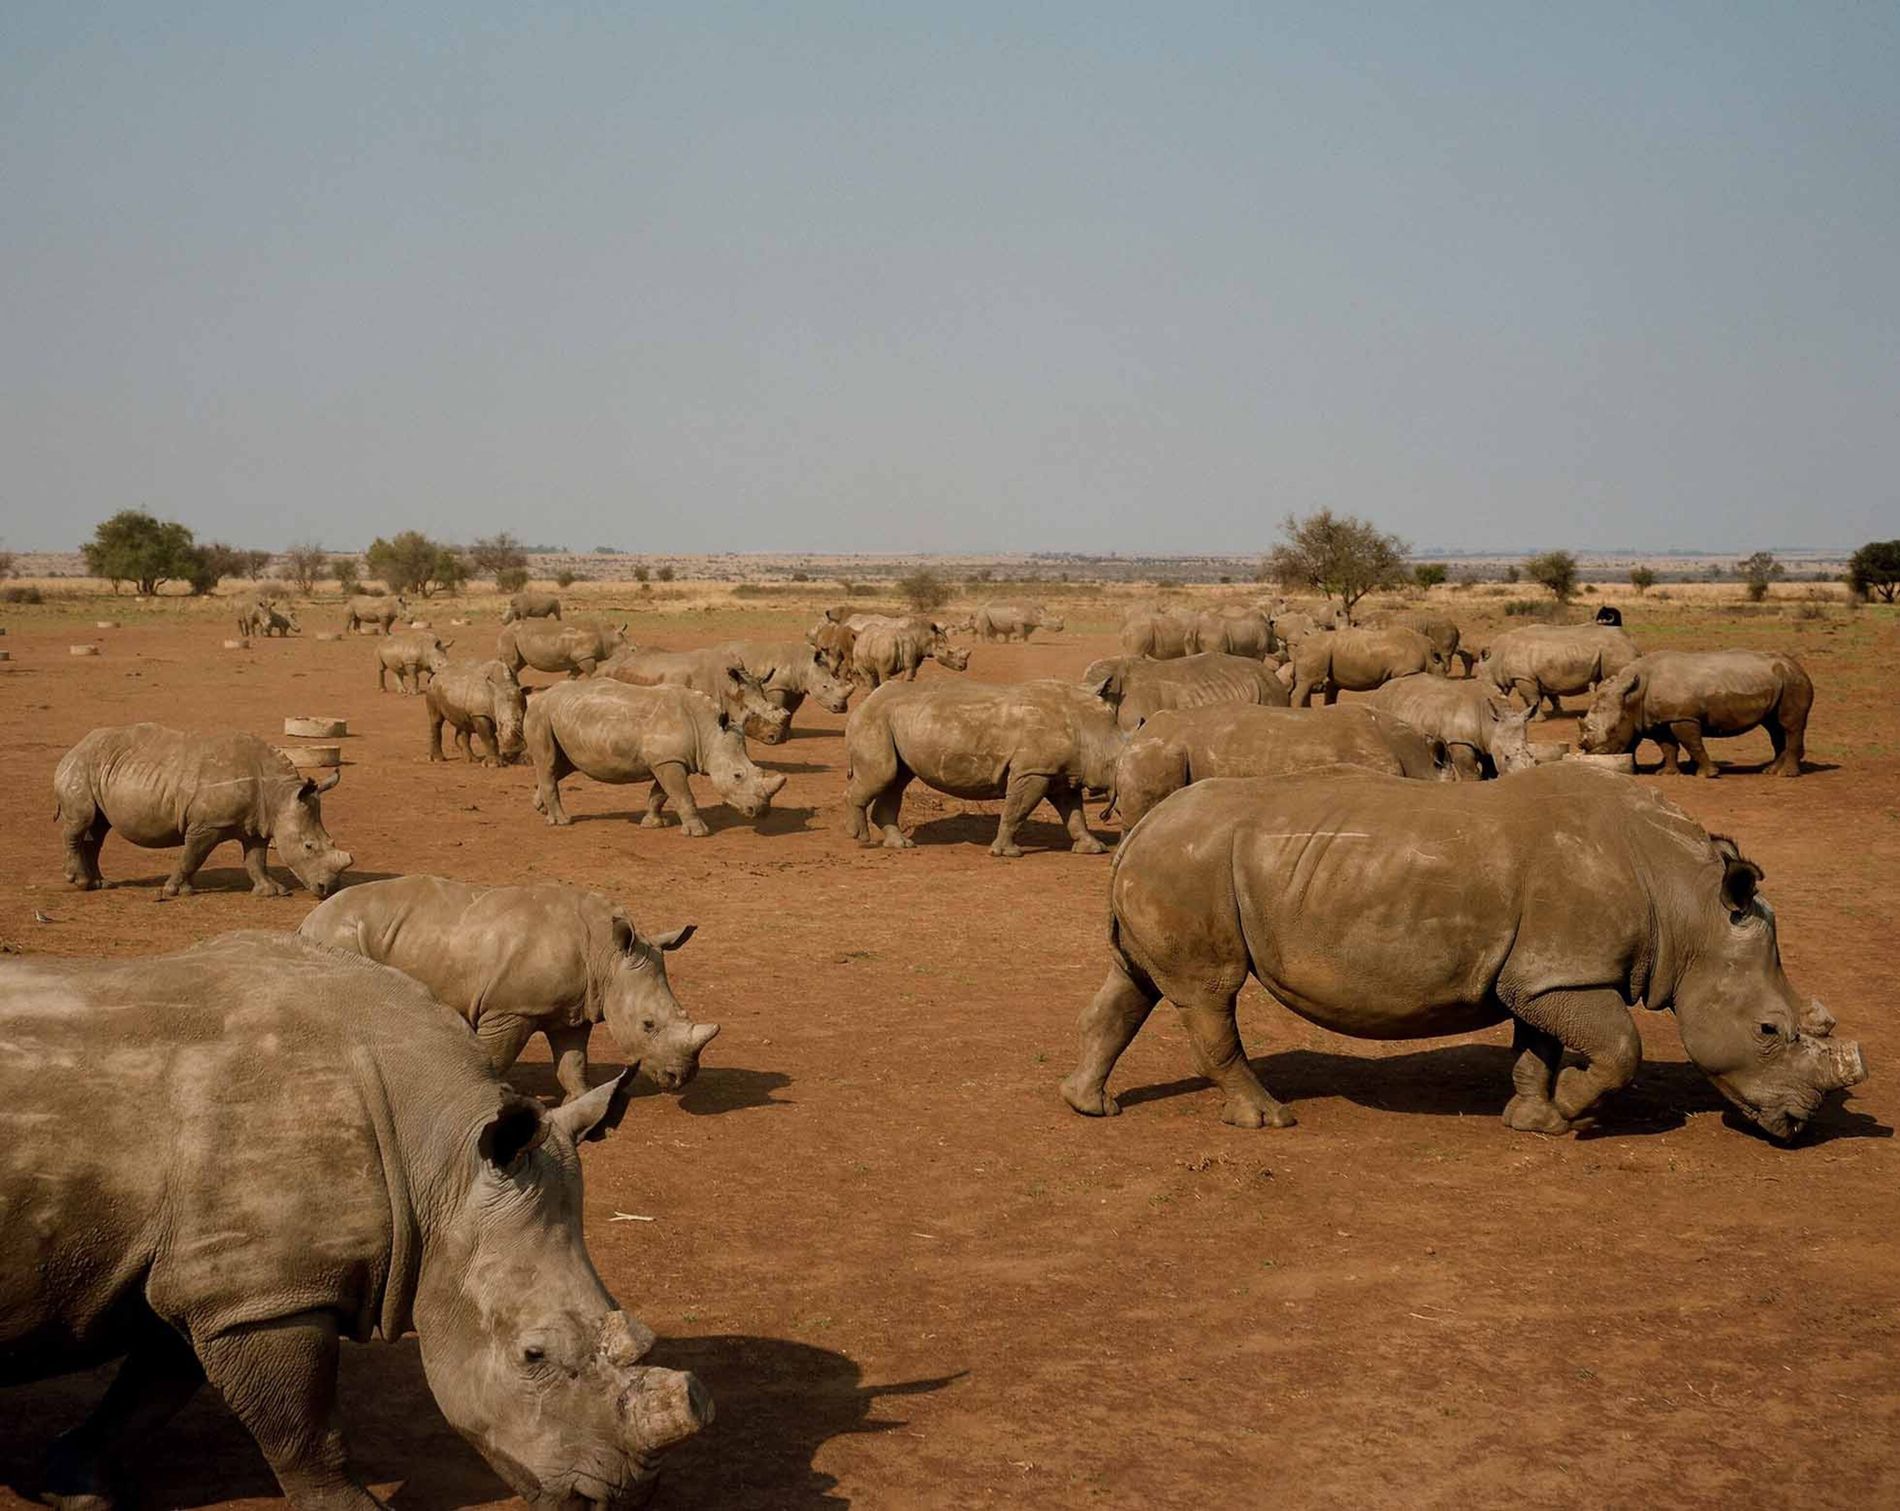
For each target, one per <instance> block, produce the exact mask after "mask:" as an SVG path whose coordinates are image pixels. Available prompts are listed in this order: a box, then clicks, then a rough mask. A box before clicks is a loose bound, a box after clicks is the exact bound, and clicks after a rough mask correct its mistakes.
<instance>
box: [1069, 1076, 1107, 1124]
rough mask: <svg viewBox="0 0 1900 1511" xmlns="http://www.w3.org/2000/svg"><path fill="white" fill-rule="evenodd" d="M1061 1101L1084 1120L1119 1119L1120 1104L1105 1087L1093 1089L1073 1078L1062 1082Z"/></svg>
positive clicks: (1070, 1077)
mask: <svg viewBox="0 0 1900 1511" xmlns="http://www.w3.org/2000/svg"><path fill="white" fill-rule="evenodd" d="M1062 1100H1063V1101H1065V1102H1067V1103H1068V1104H1069V1105H1070V1106H1071V1107H1073V1108H1074V1109H1075V1110H1076V1111H1077V1112H1079V1113H1081V1114H1082V1116H1083V1117H1085V1118H1112V1117H1120V1116H1121V1110H1122V1104H1121V1103H1120V1102H1118V1101H1116V1100H1115V1098H1114V1097H1113V1096H1111V1095H1110V1094H1109V1090H1108V1088H1107V1087H1106V1086H1097V1087H1095V1088H1093V1089H1090V1088H1089V1087H1087V1086H1085V1085H1083V1084H1082V1083H1081V1082H1079V1081H1077V1079H1076V1078H1075V1077H1074V1076H1069V1077H1067V1078H1065V1079H1064V1080H1063V1082H1062Z"/></svg>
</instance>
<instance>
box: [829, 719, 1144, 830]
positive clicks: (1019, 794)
mask: <svg viewBox="0 0 1900 1511" xmlns="http://www.w3.org/2000/svg"><path fill="white" fill-rule="evenodd" d="M1121 746H1122V736H1121V734H1120V732H1119V731H1118V730H1117V729H1116V728H1115V715H1114V712H1113V710H1112V709H1110V708H1109V706H1108V705H1107V704H1106V703H1104V702H1103V701H1102V699H1101V698H1100V696H1099V695H1098V694H1097V693H1096V692H1095V691H1091V690H1089V689H1087V688H1082V687H1078V686H1076V685H1075V684H1074V683H1070V682H1025V683H1020V684H1013V685H1010V686H1001V685H998V684H994V683H987V682H950V681H943V682H925V683H921V684H912V683H908V682H891V683H887V684H886V685H885V686H883V687H880V688H878V689H877V690H876V691H875V692H873V693H872V694H871V695H870V696H869V697H868V698H866V699H864V701H863V702H861V703H859V704H858V706H857V707H856V708H854V709H852V710H851V717H850V718H849V719H848V720H846V722H845V727H844V753H845V832H846V833H848V834H849V835H851V837H852V838H853V839H856V840H857V841H859V842H860V843H861V844H866V845H876V844H880V843H881V844H883V845H885V846H886V847H888V848H890V849H894V850H907V849H910V848H912V846H913V844H914V842H913V841H912V840H910V839H908V838H906V837H905V835H904V833H903V831H902V830H900V829H899V828H898V826H897V819H898V813H899V810H900V808H901V807H902V805H903V801H904V789H905V788H906V787H908V786H909V785H910V783H911V779H912V778H913V777H916V778H921V779H922V781H923V782H924V784H925V785H926V786H929V787H934V788H936V790H937V791H939V792H947V793H949V794H950V795H951V796H952V797H960V798H1001V799H1002V800H1003V812H1002V816H1001V818H1000V819H999V820H998V821H997V825H996V839H995V841H994V843H992V844H991V845H990V854H992V855H1001V856H1019V855H1021V854H1022V853H1023V852H1022V849H1021V847H1020V846H1018V845H1017V843H1016V839H1015V835H1016V829H1017V826H1018V825H1020V824H1021V823H1022V821H1023V820H1024V819H1026V818H1027V817H1028V816H1029V814H1030V812H1031V810H1033V809H1034V808H1035V806H1036V805H1037V804H1038V803H1040V802H1041V801H1042V800H1043V799H1044V798H1045V797H1046V798H1048V799H1049V802H1050V803H1051V805H1053V806H1054V808H1055V810H1056V812H1057V814H1058V815H1060V817H1061V819H1062V822H1063V824H1064V825H1065V826H1066V827H1067V829H1068V831H1069V838H1070V840H1071V841H1072V845H1071V848H1072V849H1074V850H1075V851H1077V852H1078V853H1080V854H1083V855H1099V854H1100V853H1101V852H1102V850H1103V848H1104V847H1103V845H1102V843H1101V841H1100V840H1098V839H1096V838H1095V836H1094V835H1092V834H1090V833H1089V831H1088V824H1087V819H1086V816H1085V814H1084V813H1083V811H1082V800H1083V796H1084V794H1085V793H1087V792H1091V791H1096V792H1099V791H1105V790H1107V789H1108V788H1109V786H1110V785H1111V784H1112V783H1113V781H1114V777H1115V758H1116V756H1117V755H1119V754H1120V752H1121Z"/></svg>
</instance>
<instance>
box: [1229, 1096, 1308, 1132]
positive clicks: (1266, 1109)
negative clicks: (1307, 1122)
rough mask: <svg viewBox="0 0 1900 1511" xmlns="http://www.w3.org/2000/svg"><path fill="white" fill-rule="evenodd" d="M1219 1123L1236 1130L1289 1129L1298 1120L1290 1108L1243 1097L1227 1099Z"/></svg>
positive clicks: (1270, 1101)
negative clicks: (1231, 1126)
mask: <svg viewBox="0 0 1900 1511" xmlns="http://www.w3.org/2000/svg"><path fill="white" fill-rule="evenodd" d="M1221 1121H1222V1122H1223V1123H1231V1124H1233V1126H1234V1127H1236V1128H1291V1127H1292V1126H1293V1125H1294V1124H1296V1123H1297V1122H1299V1119H1298V1118H1296V1117H1295V1116H1294V1115H1293V1109H1292V1108H1290V1107H1283V1106H1281V1105H1280V1103H1278V1102H1275V1101H1272V1100H1268V1101H1267V1102H1266V1103H1264V1104H1263V1103H1260V1102H1255V1101H1250V1100H1248V1099H1247V1098H1245V1097H1229V1098H1228V1099H1227V1106H1226V1109H1225V1110H1224V1111H1223V1112H1222V1113H1221Z"/></svg>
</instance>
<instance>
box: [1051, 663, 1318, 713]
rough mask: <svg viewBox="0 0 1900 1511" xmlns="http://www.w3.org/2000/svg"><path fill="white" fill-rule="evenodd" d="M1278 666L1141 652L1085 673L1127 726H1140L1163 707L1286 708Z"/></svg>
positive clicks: (1087, 683)
mask: <svg viewBox="0 0 1900 1511" xmlns="http://www.w3.org/2000/svg"><path fill="white" fill-rule="evenodd" d="M1275 671H1276V667H1275V666H1274V665H1273V663H1271V662H1268V661H1256V660H1254V659H1253V658H1252V657H1251V656H1229V655H1225V654H1223V653H1222V652H1220V651H1204V652H1200V653H1198V654H1196V655H1192V656H1183V657H1180V658H1179V659H1176V660H1169V661H1149V660H1144V659H1142V658H1140V657H1137V656H1123V657H1119V658H1116V657H1110V658H1108V659H1107V660H1103V661H1097V662H1095V663H1094V664H1093V665H1091V666H1090V667H1089V669H1088V671H1086V672H1085V673H1084V674H1083V677H1082V682H1083V685H1084V686H1085V687H1097V686H1099V687H1101V688H1102V689H1103V692H1102V696H1103V698H1104V699H1105V700H1106V701H1107V702H1108V703H1109V704H1110V705H1112V706H1113V708H1114V709H1115V719H1116V722H1117V723H1118V724H1120V726H1121V727H1122V728H1123V729H1126V730H1135V729H1139V728H1140V727H1141V724H1142V721H1143V720H1145V719H1149V718H1152V717H1153V716H1154V715H1155V714H1158V713H1160V712H1161V710H1162V709H1164V708H1204V707H1206V706H1207V705H1209V704H1212V703H1259V704H1264V705H1267V706H1269V707H1276V708H1285V707H1286V703H1287V692H1286V684H1285V683H1283V682H1282V681H1280V679H1279V678H1278V677H1277V676H1275V675H1274V673H1275Z"/></svg>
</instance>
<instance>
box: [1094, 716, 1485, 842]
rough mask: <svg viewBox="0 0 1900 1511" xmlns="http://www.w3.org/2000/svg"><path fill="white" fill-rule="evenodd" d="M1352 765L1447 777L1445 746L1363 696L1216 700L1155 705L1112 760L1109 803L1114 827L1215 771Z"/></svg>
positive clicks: (1289, 771)
mask: <svg viewBox="0 0 1900 1511" xmlns="http://www.w3.org/2000/svg"><path fill="white" fill-rule="evenodd" d="M1321 766H1359V767H1363V768H1364V769H1365V770H1367V771H1382V772H1385V773H1387V774H1388V775H1391V776H1402V777H1410V778H1412V779H1413V780H1415V781H1427V782H1446V781H1450V780H1452V779H1453V777H1454V775H1455V773H1454V772H1453V770H1452V766H1451V758H1450V756H1448V755H1447V754H1446V752H1445V747H1444V745H1443V744H1442V743H1441V742H1439V741H1437V740H1433V739H1430V738H1428V737H1427V736H1425V735H1422V734H1420V733H1419V732H1418V731H1417V730H1416V729H1413V728H1412V727H1411V725H1409V724H1405V723H1402V722H1401V721H1399V720H1398V719H1394V718H1392V717H1391V716H1389V715H1387V714H1382V713H1380V712H1379V711H1378V710H1377V709H1372V708H1367V707H1365V706H1364V705H1363V704H1349V705H1345V706H1342V707H1338V708H1263V707H1260V706H1259V705H1257V704H1253V703H1219V704H1214V705H1212V706H1210V707H1207V708H1170V709H1163V710H1162V711H1161V712H1160V713H1158V714H1156V715H1155V716H1154V717H1153V718H1151V719H1149V720H1148V721H1147V722H1146V723H1144V724H1143V725H1142V726H1141V728H1140V729H1138V730H1136V731H1135V733H1134V734H1133V735H1131V736H1129V740H1128V744H1127V746H1126V747H1124V749H1123V750H1122V753H1121V759H1120V760H1118V761H1117V762H1116V763H1115V796H1114V800H1113V802H1112V803H1111V804H1110V808H1111V811H1112V812H1113V813H1114V814H1115V816H1116V817H1117V818H1118V819H1120V820H1121V824H1122V827H1123V829H1132V828H1134V826H1135V825H1136V824H1138V823H1140V822H1141V819H1142V816H1143V815H1144V814H1146V813H1147V812H1148V811H1149V810H1150V809H1152V808H1153V807H1154V806H1155V805H1156V804H1157V803H1159V802H1160V801H1161V800H1162V799H1163V798H1165V797H1166V796H1167V795H1168V794H1169V793H1171V792H1178V791H1179V790H1180V789H1181V788H1183V787H1186V786H1188V785H1190V784H1191V783H1194V782H1205V781H1208V780H1210V779H1212V778H1218V777H1274V776H1291V775H1293V774H1294V773H1296V772H1301V771H1312V770H1314V769H1316V768H1317V767H1321Z"/></svg>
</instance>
